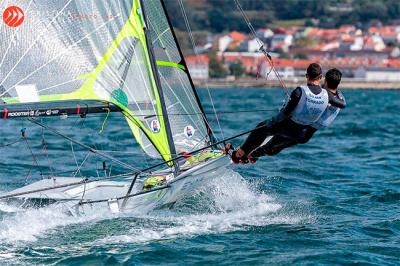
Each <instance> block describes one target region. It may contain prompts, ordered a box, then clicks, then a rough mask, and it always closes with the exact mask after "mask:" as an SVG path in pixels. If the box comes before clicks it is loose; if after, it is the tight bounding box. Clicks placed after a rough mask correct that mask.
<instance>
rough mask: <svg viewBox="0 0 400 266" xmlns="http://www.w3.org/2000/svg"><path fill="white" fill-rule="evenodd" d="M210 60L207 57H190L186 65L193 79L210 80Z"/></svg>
mask: <svg viewBox="0 0 400 266" xmlns="http://www.w3.org/2000/svg"><path fill="white" fill-rule="evenodd" d="M209 62H210V60H209V58H208V57H207V56H205V55H197V56H189V57H187V58H186V64H187V66H188V68H189V72H190V75H191V77H192V78H193V79H197V80H207V79H208V78H209Z"/></svg>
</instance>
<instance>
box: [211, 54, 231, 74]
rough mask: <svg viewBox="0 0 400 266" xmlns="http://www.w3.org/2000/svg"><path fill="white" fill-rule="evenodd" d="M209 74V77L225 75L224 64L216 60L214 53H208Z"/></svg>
mask: <svg viewBox="0 0 400 266" xmlns="http://www.w3.org/2000/svg"><path fill="white" fill-rule="evenodd" d="M209 74H210V77H211V78H224V77H226V75H227V71H226V69H225V67H224V65H223V64H222V62H221V61H219V60H218V58H217V56H216V54H215V53H212V54H211V55H210V65H209Z"/></svg>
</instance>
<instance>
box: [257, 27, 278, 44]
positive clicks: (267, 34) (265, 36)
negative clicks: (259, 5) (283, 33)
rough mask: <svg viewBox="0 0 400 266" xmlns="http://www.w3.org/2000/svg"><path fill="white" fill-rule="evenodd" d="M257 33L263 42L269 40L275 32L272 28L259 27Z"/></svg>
mask: <svg viewBox="0 0 400 266" xmlns="http://www.w3.org/2000/svg"><path fill="white" fill-rule="evenodd" d="M256 34H257V38H259V39H260V40H262V41H263V42H268V41H269V40H270V39H271V38H272V37H273V36H274V32H273V31H272V30H271V29H259V30H257V33H256Z"/></svg>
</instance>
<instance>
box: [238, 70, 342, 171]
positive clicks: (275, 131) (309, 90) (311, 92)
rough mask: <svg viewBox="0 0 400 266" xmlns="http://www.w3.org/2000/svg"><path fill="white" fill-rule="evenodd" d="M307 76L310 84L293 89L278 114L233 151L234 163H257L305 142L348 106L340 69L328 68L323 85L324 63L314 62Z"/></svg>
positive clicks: (261, 125)
mask: <svg viewBox="0 0 400 266" xmlns="http://www.w3.org/2000/svg"><path fill="white" fill-rule="evenodd" d="M306 78H307V85H303V86H300V87H297V88H296V89H295V90H294V91H293V92H292V94H291V96H290V100H289V101H288V103H287V104H286V105H285V107H284V108H283V109H282V110H281V111H280V112H279V114H278V115H277V116H275V117H273V118H272V119H270V120H267V121H264V122H261V123H260V124H258V125H257V127H256V128H255V130H254V131H253V132H252V133H251V134H250V135H249V136H248V138H247V139H246V141H245V142H244V143H243V145H242V146H241V147H239V148H238V149H237V150H235V151H233V152H232V154H231V157H232V161H233V162H234V163H239V162H240V163H248V162H250V163H254V162H255V161H256V160H257V159H258V158H260V157H262V156H265V155H269V156H273V155H276V154H278V153H279V152H281V151H282V150H283V149H285V148H288V147H291V146H294V145H297V144H305V143H307V142H308V141H309V140H310V139H311V138H312V136H313V135H314V133H315V132H316V131H317V130H318V129H321V128H324V127H327V126H329V125H330V124H331V123H332V122H333V121H334V120H335V118H336V117H337V115H338V114H339V111H340V109H343V108H345V106H346V103H345V100H344V96H343V94H342V93H341V92H340V91H339V90H338V89H337V88H338V86H339V84H340V81H341V78H342V73H341V72H340V71H339V70H338V69H331V70H329V71H328V72H327V73H326V75H325V82H324V85H323V88H321V87H320V84H321V80H322V69H321V66H320V65H319V64H317V63H312V64H310V65H309V67H308V68H307V74H306ZM268 137H270V138H268ZM266 140H267V142H266V143H265V141H266Z"/></svg>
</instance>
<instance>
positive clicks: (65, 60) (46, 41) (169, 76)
mask: <svg viewBox="0 0 400 266" xmlns="http://www.w3.org/2000/svg"><path fill="white" fill-rule="evenodd" d="M13 5H15V6H19V7H20V8H21V10H23V11H24V16H25V18H24V22H23V23H22V24H21V25H20V26H19V27H8V26H7V25H4V24H1V25H0V38H1V40H3V41H2V42H1V43H0V51H1V53H0V88H1V91H0V98H1V99H2V100H3V101H4V102H6V103H7V105H21V104H27V103H29V104H31V103H35V102H40V103H47V102H55V101H101V102H105V103H112V104H115V105H116V106H118V107H119V108H120V109H121V110H122V112H123V114H124V115H125V117H126V120H127V121H128V124H129V126H130V128H131V130H132V132H133V134H134V136H135V138H136V140H137V142H138V143H139V144H140V145H141V147H142V148H143V150H144V151H145V152H146V153H147V154H149V155H151V156H160V155H161V157H162V158H163V159H164V160H166V161H168V160H170V159H172V158H173V157H174V156H175V155H176V153H180V152H190V151H192V150H194V149H196V148H202V147H204V146H206V145H207V143H208V142H209V141H210V139H211V137H210V134H211V133H210V131H209V129H208V126H207V123H206V118H205V116H204V112H203V111H202V108H201V106H200V104H199V101H198V97H197V94H196V92H195V90H194V87H193V84H192V82H191V79H190V75H189V72H188V69H187V66H186V64H185V62H184V58H183V56H182V53H181V51H180V50H179V46H178V44H177V42H176V38H175V36H174V33H173V29H172V27H171V25H170V23H169V20H168V18H167V15H166V12H165V7H164V6H163V3H162V2H161V0H145V1H140V0H130V2H129V1H125V0H112V1H98V0H67V1H48V0H35V1H33V0H28V1H16V0H10V1H3V2H2V3H1V4H0V8H1V10H4V9H5V8H6V7H8V6H13Z"/></svg>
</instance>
